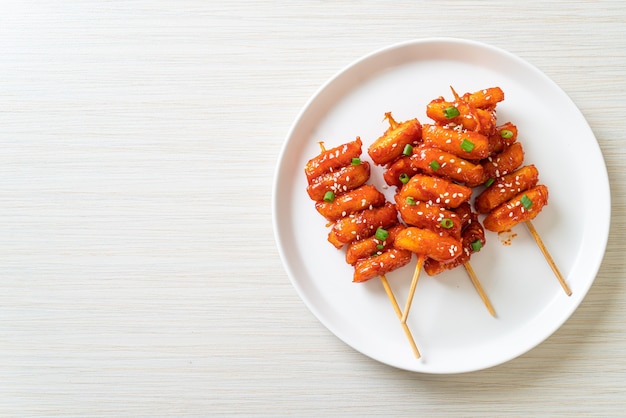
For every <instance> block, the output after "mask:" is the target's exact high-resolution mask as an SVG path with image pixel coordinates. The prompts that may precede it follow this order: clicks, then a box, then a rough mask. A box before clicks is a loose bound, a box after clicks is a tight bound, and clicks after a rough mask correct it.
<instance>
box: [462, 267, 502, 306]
mask: <svg viewBox="0 0 626 418" xmlns="http://www.w3.org/2000/svg"><path fill="white" fill-rule="evenodd" d="M463 267H465V271H467V275H468V276H469V277H470V279H471V280H472V284H473V285H474V287H475V288H476V291H477V292H478V294H479V295H480V298H481V299H482V300H483V303H484V304H485V306H486V307H487V310H488V311H489V313H490V314H491V316H496V312H495V311H494V310H493V306H492V305H491V302H489V298H488V297H487V295H486V294H485V291H484V290H483V287H482V285H481V284H480V281H479V280H478V277H477V276H476V273H474V269H473V268H472V266H471V265H470V263H469V262H467V263H464V264H463Z"/></svg>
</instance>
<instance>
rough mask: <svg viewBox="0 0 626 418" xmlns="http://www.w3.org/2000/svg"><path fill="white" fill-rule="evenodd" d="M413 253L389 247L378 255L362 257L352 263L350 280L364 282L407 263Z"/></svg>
mask: <svg viewBox="0 0 626 418" xmlns="http://www.w3.org/2000/svg"><path fill="white" fill-rule="evenodd" d="M412 256H413V254H412V253H411V252H410V251H407V250H400V249H396V248H392V249H389V250H387V251H385V252H383V253H382V254H380V255H376V256H374V257H369V258H364V259H361V260H359V261H357V262H356V264H355V265H354V276H353V279H352V281H353V282H356V283H360V282H364V281H367V280H370V279H373V278H374V277H378V276H382V275H383V274H387V273H389V272H392V271H393V270H396V269H399V268H400V267H403V266H405V265H407V264H408V263H409V262H410V261H411V257H412Z"/></svg>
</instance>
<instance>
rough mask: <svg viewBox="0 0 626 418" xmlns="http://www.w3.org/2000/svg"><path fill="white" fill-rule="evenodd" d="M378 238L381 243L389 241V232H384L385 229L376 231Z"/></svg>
mask: <svg viewBox="0 0 626 418" xmlns="http://www.w3.org/2000/svg"><path fill="white" fill-rule="evenodd" d="M374 236H375V237H376V239H377V240H379V241H384V240H386V239H387V237H388V236H389V232H387V231H386V230H384V229H383V228H378V229H377V230H376V235H374Z"/></svg>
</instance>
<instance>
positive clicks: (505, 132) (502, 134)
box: [500, 129, 513, 139]
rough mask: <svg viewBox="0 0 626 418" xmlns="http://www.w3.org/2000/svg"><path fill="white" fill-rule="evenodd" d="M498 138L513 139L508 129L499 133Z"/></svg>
mask: <svg viewBox="0 0 626 418" xmlns="http://www.w3.org/2000/svg"><path fill="white" fill-rule="evenodd" d="M500 136H501V137H502V138H504V139H509V138H513V132H512V131H509V130H508V129H503V130H501V131H500Z"/></svg>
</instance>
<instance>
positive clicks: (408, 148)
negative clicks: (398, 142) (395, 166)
mask: <svg viewBox="0 0 626 418" xmlns="http://www.w3.org/2000/svg"><path fill="white" fill-rule="evenodd" d="M412 153H413V146H412V145H411V144H406V145H405V146H404V150H403V151H402V154H404V155H406V156H407V157H408V156H409V155H411V154H412Z"/></svg>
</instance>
